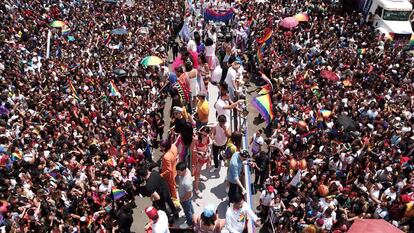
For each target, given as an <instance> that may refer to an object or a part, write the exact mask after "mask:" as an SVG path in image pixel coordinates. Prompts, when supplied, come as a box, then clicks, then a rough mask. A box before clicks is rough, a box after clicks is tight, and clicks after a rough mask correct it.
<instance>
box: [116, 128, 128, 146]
mask: <svg viewBox="0 0 414 233" xmlns="http://www.w3.org/2000/svg"><path fill="white" fill-rule="evenodd" d="M116 130H117V131H118V133H119V134H120V135H121V145H122V146H123V145H125V144H127V141H126V137H125V134H124V131H122V128H121V127H118V129H116Z"/></svg>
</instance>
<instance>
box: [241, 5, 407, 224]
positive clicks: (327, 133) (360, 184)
mask: <svg viewBox="0 0 414 233" xmlns="http://www.w3.org/2000/svg"><path fill="white" fill-rule="evenodd" d="M246 7H247V8H248V9H249V11H244V12H249V13H246V14H247V15H246V16H245V17H247V18H249V17H253V16H254V17H255V19H256V25H255V27H253V28H254V31H255V33H256V35H259V36H258V38H261V37H262V35H263V32H265V31H266V29H270V30H272V31H273V36H272V39H273V40H272V42H271V43H270V44H269V45H268V46H267V47H266V50H265V56H264V61H263V62H262V63H261V64H260V65H259V66H258V70H261V71H263V72H264V73H265V74H266V75H267V76H268V77H271V79H272V80H273V81H272V82H273V84H274V89H273V91H272V92H271V95H272V100H273V112H274V114H275V118H274V119H273V121H272V122H271V124H270V125H269V127H267V128H266V129H264V131H265V133H266V134H267V138H266V139H265V140H264V141H265V142H266V143H260V142H263V140H257V141H258V142H259V144H260V145H263V146H264V145H265V144H267V145H268V148H269V150H268V151H267V150H266V149H265V147H263V149H262V150H261V151H260V152H259V153H260V154H259V156H257V157H256V161H257V163H256V166H255V167H256V168H255V170H256V176H257V175H262V174H263V175H264V176H265V177H264V178H265V179H264V180H263V179H262V181H260V179H256V181H257V182H256V183H255V185H256V187H259V188H260V189H261V190H263V191H262V194H261V207H262V210H263V211H262V218H267V219H268V221H267V226H266V227H267V228H269V229H272V230H273V231H274V230H276V231H278V232H280V231H281V232H300V231H302V230H304V231H307V232H315V231H317V232H347V230H348V229H349V227H350V226H351V225H352V223H353V221H354V220H356V219H370V218H375V219H384V220H386V221H388V222H390V223H392V224H393V225H395V226H396V227H398V228H400V229H402V230H403V231H405V232H410V231H412V230H413V222H412V220H413V218H412V217H413V208H412V206H413V191H414V189H413V187H414V186H413V184H414V183H413V154H412V151H413V150H412V149H413V147H412V142H413V139H414V138H413V131H412V130H413V125H412V124H413V120H414V118H413V116H412V108H411V106H412V103H413V98H412V93H413V78H414V69H413V68H414V66H413V64H414V62H413V61H414V56H413V53H412V46H411V47H409V46H406V45H405V44H398V43H394V42H393V41H391V40H387V39H385V38H384V37H381V35H380V34H378V33H377V32H376V31H375V30H374V28H373V27H372V25H370V24H369V22H366V21H365V20H364V18H363V16H362V14H360V13H358V12H355V11H354V12H346V11H344V10H343V8H342V7H341V6H340V5H339V4H335V3H334V2H331V1H293V2H292V1H283V2H281V1H279V2H278V4H270V3H265V4H259V5H255V4H248V6H246ZM297 13H305V14H306V15H308V16H309V21H307V22H301V23H299V25H298V26H297V27H296V28H294V29H292V30H288V29H284V28H283V27H281V26H280V25H279V22H280V21H281V20H282V19H283V18H286V17H288V16H293V15H295V14H297ZM261 33H262V34H261ZM252 45H253V46H252V47H253V50H252V52H255V49H256V48H257V47H255V46H254V42H253V44H252ZM328 72H329V73H333V77H334V78H330V77H327V76H326V75H325V74H324V73H328ZM257 76H260V75H256V77H257ZM259 135H260V134H259ZM256 138H260V137H256Z"/></svg>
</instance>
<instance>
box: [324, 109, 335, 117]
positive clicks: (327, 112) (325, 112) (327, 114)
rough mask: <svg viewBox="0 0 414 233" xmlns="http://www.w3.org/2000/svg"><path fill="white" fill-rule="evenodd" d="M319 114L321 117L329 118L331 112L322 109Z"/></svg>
mask: <svg viewBox="0 0 414 233" xmlns="http://www.w3.org/2000/svg"><path fill="white" fill-rule="evenodd" d="M321 114H322V116H323V117H329V116H330V115H331V114H332V111H330V110H326V109H322V110H321Z"/></svg>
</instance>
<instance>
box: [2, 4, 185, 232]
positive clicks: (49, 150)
mask: <svg viewBox="0 0 414 233" xmlns="http://www.w3.org/2000/svg"><path fill="white" fill-rule="evenodd" d="M160 2H161V1H146V2H143V1H135V3H134V1H89V0H86V1H71V0H50V1H40V0H34V1H15V0H6V1H3V2H2V4H1V6H0V11H1V16H0V17H1V22H2V23H1V25H0V38H1V39H0V43H1V48H0V55H1V60H0V68H1V71H0V76H1V84H0V86H1V88H0V89H1V97H0V99H1V119H0V131H1V136H0V145H1V146H0V149H1V151H0V173H1V174H0V188H1V191H0V200H1V201H0V203H1V204H0V206H1V211H0V227H1V229H2V232H112V231H113V232H115V230H116V231H119V232H129V230H130V229H129V228H130V226H131V224H132V208H133V207H134V205H135V194H137V193H138V189H137V188H138V187H139V185H138V182H139V179H138V178H137V176H136V174H135V170H136V169H135V168H136V167H137V166H138V165H140V164H142V163H144V162H143V161H146V159H147V160H150V159H151V156H152V154H151V150H152V149H153V148H152V146H155V145H156V144H157V136H159V135H162V133H163V132H162V130H163V126H162V121H163V113H164V112H163V108H164V106H163V105H164V102H165V98H164V95H165V94H164V93H163V92H162V90H161V88H162V87H163V86H164V85H165V83H166V80H167V79H166V78H167V77H168V69H167V68H166V67H162V66H160V67H155V66H148V67H143V66H142V65H140V62H141V60H142V59H143V58H144V57H145V56H148V55H155V56H158V57H160V58H163V59H166V58H167V57H168V56H167V55H168V50H169V48H168V46H170V45H169V44H168V37H170V36H171V37H172V36H173V35H174V34H178V31H176V30H177V28H178V26H179V23H180V21H182V20H181V17H182V16H183V13H182V11H183V6H182V4H181V3H179V2H178V1H166V2H163V4H160ZM56 20H57V21H62V22H64V24H65V25H64V26H63V27H52V26H51V24H52V22H54V21H56ZM114 29H121V31H122V30H126V34H125V33H114V32H112V30H114ZM49 31H50V32H51V38H50V50H49V57H47V55H48V54H47V45H48V32H49ZM111 82H113V84H114V85H115V88H116V89H117V91H118V93H119V94H115V95H114V94H113V93H111V91H110V88H109V86H110V85H111ZM72 87H73V89H72ZM117 190H123V191H121V192H125V193H123V194H122V195H124V196H123V197H120V198H119V199H117V198H114V197H113V196H115V195H113V193H114V192H116V191H117ZM115 199H116V200H115Z"/></svg>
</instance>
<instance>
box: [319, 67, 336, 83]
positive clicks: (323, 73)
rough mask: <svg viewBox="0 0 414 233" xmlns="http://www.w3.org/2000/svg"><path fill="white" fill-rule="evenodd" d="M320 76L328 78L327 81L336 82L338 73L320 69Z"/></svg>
mask: <svg viewBox="0 0 414 233" xmlns="http://www.w3.org/2000/svg"><path fill="white" fill-rule="evenodd" d="M321 76H322V77H323V78H326V79H328V80H329V81H333V82H338V81H339V77H338V75H337V74H336V73H335V72H333V71H330V70H322V71H321Z"/></svg>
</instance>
